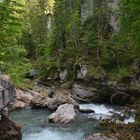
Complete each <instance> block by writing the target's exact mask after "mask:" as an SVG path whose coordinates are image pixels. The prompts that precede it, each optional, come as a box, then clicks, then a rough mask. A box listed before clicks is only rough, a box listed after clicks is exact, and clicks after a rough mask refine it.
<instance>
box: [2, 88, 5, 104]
mask: <svg viewBox="0 0 140 140" xmlns="http://www.w3.org/2000/svg"><path fill="white" fill-rule="evenodd" d="M2 101H3V106H5V93H4V90H2Z"/></svg>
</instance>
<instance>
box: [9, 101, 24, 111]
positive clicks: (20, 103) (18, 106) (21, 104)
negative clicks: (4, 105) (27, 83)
mask: <svg viewBox="0 0 140 140" xmlns="http://www.w3.org/2000/svg"><path fill="white" fill-rule="evenodd" d="M25 107H26V104H25V103H24V102H23V101H19V100H15V101H14V103H13V104H12V103H11V110H16V109H23V108H25Z"/></svg>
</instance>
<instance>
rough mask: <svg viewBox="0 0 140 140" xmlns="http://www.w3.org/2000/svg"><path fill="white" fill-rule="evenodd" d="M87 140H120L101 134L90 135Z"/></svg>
mask: <svg viewBox="0 0 140 140" xmlns="http://www.w3.org/2000/svg"><path fill="white" fill-rule="evenodd" d="M86 140H118V139H117V138H116V137H108V136H104V135H101V134H93V135H90V136H89V137H88V138H87V139H86Z"/></svg>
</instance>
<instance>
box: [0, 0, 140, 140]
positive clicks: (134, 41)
mask: <svg viewBox="0 0 140 140" xmlns="http://www.w3.org/2000/svg"><path fill="white" fill-rule="evenodd" d="M3 73H4V74H7V75H9V77H10V80H11V82H12V83H13V84H14V86H15V88H16V90H17V91H16V92H17V93H18V94H17V93H16V94H17V96H16V101H15V103H14V105H13V106H14V109H13V108H12V110H16V109H15V108H18V109H19V108H20V109H21V108H22V109H23V108H26V107H27V106H28V107H29V106H30V107H31V108H39V109H40V108H41V109H42V108H43V109H44V108H45V109H46V108H47V109H48V108H49V109H50V110H51V111H52V110H55V109H57V111H58V112H59V111H61V106H63V105H65V103H68V104H72V105H73V106H72V107H73V108H74V109H75V110H76V109H77V110H78V111H79V112H80V113H81V112H82V113H83V114H84V113H85V114H88V113H93V112H94V113H95V116H96V113H97V112H99V113H101V114H102V113H104V111H106V110H107V111H109V112H105V113H108V114H106V115H110V114H111V115H112V116H113V117H112V118H117V119H118V118H119V122H117V121H118V120H117V121H116V120H115V121H113V122H112V120H111V121H110V120H108V119H106V118H105V119H102V117H103V116H101V117H100V116H98V117H99V118H100V119H101V120H102V121H101V123H100V125H102V127H103V128H104V127H107V129H108V128H110V129H108V130H109V132H108V133H109V136H110V137H111V139H109V138H108V137H106V136H105V137H104V138H105V139H106V140H139V138H140V133H139V132H140V130H139V126H140V111H139V109H140V89H139V88H140V0H0V75H1V74H3ZM34 91H35V92H38V93H40V95H38V94H37V95H36V94H35V92H34ZM24 94H25V95H26V94H27V95H26V97H23V95H24ZM28 94H30V97H27V96H28ZM33 96H35V98H33ZM36 97H38V98H36ZM21 98H22V99H21ZM26 98H28V100H26ZM32 98H33V99H32ZM27 101H28V102H27ZM17 102H18V104H16V103H17ZM82 103H86V104H84V105H83V104H82ZM87 103H89V106H88V105H87ZM96 103H97V104H96ZM21 104H22V105H21ZM106 104H107V105H109V107H108V106H106ZM78 105H79V106H78ZM114 105H116V106H117V107H116V108H117V109H116V108H115V107H114ZM77 106H78V107H77ZM83 106H84V107H85V108H86V109H85V108H84V107H83ZM87 106H88V107H87ZM122 106H123V107H122ZM59 107H60V108H59ZM68 107H70V106H68ZM80 107H81V108H82V107H83V108H82V109H81V108H80ZM92 107H93V108H94V110H92V109H91V108H92ZM59 109H60V110H59ZM64 109H65V107H64ZM96 109H97V110H96ZM67 110H71V107H70V108H69V109H66V112H67ZM100 110H101V112H100ZM118 110H119V111H120V110H121V111H120V112H119V111H118ZM122 110H123V111H122ZM134 110H135V111H134ZM37 111H38V110H35V111H31V110H30V109H29V110H26V109H25V110H23V112H22V111H21V112H20V113H21V114H22V113H23V114H26V113H29V116H34V115H37V116H36V119H38V120H39V119H40V118H41V119H43V115H45V113H46V112H45V111H43V110H40V113H38V112H37ZM57 111H56V112H55V113H56V114H57ZM96 111H97V112H96ZM102 111H103V112H102ZM113 111H114V112H115V113H116V114H117V113H118V112H119V113H120V114H121V113H122V112H123V113H124V114H123V113H122V114H123V115H124V116H123V115H122V116H123V117H122V116H121V115H120V114H119V113H118V114H117V115H116V114H115V113H114V112H113ZM20 113H19V112H18V113H17V114H18V115H19V114H20ZM63 113H65V112H63ZM73 113H74V114H76V113H75V112H71V113H70V114H73ZM80 113H79V114H80ZM82 113H81V114H82ZM17 114H16V115H17ZM21 114H20V115H21ZM56 114H55V115H56ZM58 114H59V113H58ZM67 114H69V112H68V113H67ZM79 114H78V115H79ZM81 114H80V115H81ZM83 114H82V115H83ZM16 115H15V114H14V115H11V116H12V117H13V118H14V117H16ZM47 115H48V116H49V115H50V112H49V111H47ZM59 115H60V114H59ZM76 115H77V114H76ZM76 115H75V116H76ZM98 115H99V114H98ZM25 116H26V115H25ZM66 116H67V115H66ZM70 116H71V115H69V116H68V117H70ZM95 116H94V117H95ZM118 116H119V117H118ZM53 117H54V114H52V115H51V116H50V117H49V118H48V120H49V121H50V123H52V122H53V123H62V122H63V121H66V122H63V123H64V125H65V124H67V120H62V122H61V119H60V120H59V119H58V120H57V119H56V120H55V119H54V118H53ZM59 117H60V116H59ZM88 117H89V116H88ZM81 118H82V119H83V120H82V119H81ZM81 118H80V119H79V118H78V119H77V122H76V123H75V122H74V124H73V125H70V129H71V132H72V130H75V129H74V128H77V129H79V126H80V127H83V129H84V130H83V129H82V130H81V131H82V132H83V131H84V134H83V135H84V136H83V135H82V134H81V133H80V132H81V131H80V132H79V131H78V132H77V131H76V130H75V131H76V132H77V133H78V134H79V133H80V134H79V135H77V134H75V133H74V132H72V134H71V132H70V134H71V136H70V138H68V136H67V135H66V134H67V133H64V134H65V135H66V137H65V136H64V137H63V136H61V137H60V138H59V136H60V135H58V132H59V131H61V133H62V134H63V130H61V129H60V128H59V129H58V130H59V131H58V130H57V131H58V132H56V133H55V132H54V133H53V134H54V135H56V137H57V138H56V137H55V136H52V135H51V136H52V137H51V136H50V139H51V140H66V139H67V140H81V139H83V138H84V139H85V138H86V137H87V136H88V135H89V134H91V133H89V131H91V130H92V129H91V128H92V126H94V128H93V129H94V131H95V130H102V129H101V128H97V126H95V124H96V123H99V120H100V119H97V116H96V119H95V118H94V119H95V120H96V121H95V120H94V121H91V120H88V119H87V118H86V119H85V118H84V117H83V116H82V117H81ZM122 118H123V122H122ZM133 118H135V119H134V121H133ZM20 119H21V118H20ZM20 119H19V121H21V122H24V121H25V120H20ZM26 119H27V120H26V121H27V122H28V121H29V123H31V124H32V125H33V124H34V123H35V124H36V122H34V121H35V120H31V119H30V120H29V119H28V117H27V116H26ZM53 119H54V120H53ZM84 119H85V120H84ZM92 119H93V118H92ZM38 120H36V121H38ZM97 120H98V121H97ZM55 121H56V122H55ZM57 121H58V122H57ZM59 121H60V122H59ZM80 121H81V122H83V123H81V122H80ZM90 121H91V122H90ZM127 121H128V122H127ZM129 121H130V122H129ZM131 121H132V122H131ZM124 122H125V123H126V124H124ZM40 123H41V122H40ZM129 123H132V124H130V125H129ZM79 124H80V125H79ZM86 124H87V125H88V126H87V127H84V126H81V125H85V126H86ZM32 125H31V126H30V127H35V128H36V129H37V130H38V128H37V127H36V126H32ZM36 125H37V124H36ZM25 128H26V126H23V134H24V133H25V130H24V129H25ZM51 128H52V126H51ZM62 128H63V126H62ZM26 129H28V128H26ZM40 129H41V130H42V128H40ZM31 130H32V128H31ZM120 130H122V132H121V131H120ZM50 131H51V130H49V132H50ZM67 131H69V130H67ZM100 132H101V131H100ZM40 133H41V135H43V134H42V133H44V130H42V131H41V132H40ZM68 133H69V132H68ZM108 133H107V134H108ZM44 134H45V133H44ZM47 134H50V133H48V131H47ZM126 134H127V136H128V137H127V136H126ZM81 135H82V136H81ZM37 136H38V139H36V140H44V139H45V137H44V138H42V139H39V138H40V137H41V136H40V134H39V133H38V135H37ZM107 136H108V135H107ZM114 136H115V137H116V136H117V137H118V136H119V138H118V139H115V138H114ZM0 137H1V135H0ZM46 137H47V136H46ZM92 137H93V136H92ZM95 137H97V139H99V140H102V139H103V137H102V136H101V137H100V136H96V135H95ZM34 138H35V137H34V135H31V136H30V137H29V138H27V137H26V135H23V139H24V140H35V139H34ZM53 138H54V139H53ZM107 138H108V139H107ZM3 140H5V139H3ZM12 140H15V139H12ZM16 140H21V139H16ZM86 140H94V138H91V137H88V138H87V139H86Z"/></svg>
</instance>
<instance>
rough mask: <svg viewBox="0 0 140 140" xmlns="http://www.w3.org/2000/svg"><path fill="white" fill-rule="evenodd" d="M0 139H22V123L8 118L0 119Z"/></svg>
mask: <svg viewBox="0 0 140 140" xmlns="http://www.w3.org/2000/svg"><path fill="white" fill-rule="evenodd" d="M0 140H22V134H21V126H20V124H18V123H17V122H14V121H11V120H8V119H4V120H0Z"/></svg>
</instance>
